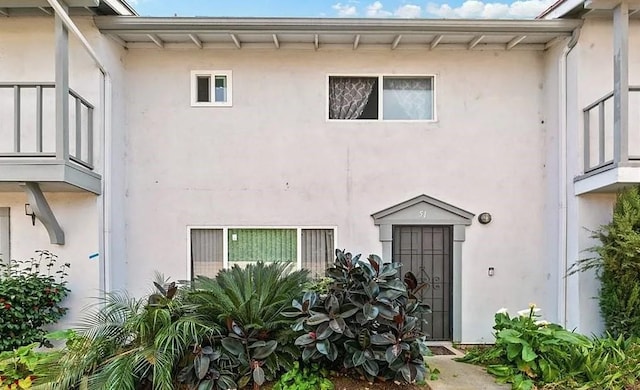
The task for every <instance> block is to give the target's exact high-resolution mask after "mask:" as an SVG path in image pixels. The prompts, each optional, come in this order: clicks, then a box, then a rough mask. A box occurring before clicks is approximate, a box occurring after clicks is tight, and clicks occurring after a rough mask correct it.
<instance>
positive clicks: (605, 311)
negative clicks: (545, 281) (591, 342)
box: [572, 186, 640, 337]
mask: <svg viewBox="0 0 640 390" xmlns="http://www.w3.org/2000/svg"><path fill="white" fill-rule="evenodd" d="M594 238H598V239H599V240H600V245H598V246H595V247H594V248H592V249H591V250H592V251H593V252H595V253H596V254H597V257H595V258H590V259H586V260H582V261H580V262H578V263H577V266H576V268H575V269H574V270H573V271H572V272H576V271H586V270H589V269H595V270H596V272H597V276H598V278H599V280H600V283H601V286H600V293H599V301H600V311H601V314H602V317H603V319H604V323H605V327H606V330H607V332H609V333H611V334H612V335H613V336H614V337H617V336H618V335H623V336H625V337H628V336H640V187H638V186H633V187H628V188H626V189H625V190H623V191H622V192H620V193H619V194H618V197H617V201H616V204H615V206H614V209H613V219H612V221H611V222H610V223H609V224H607V225H604V226H602V227H601V228H600V229H599V230H598V231H597V232H596V233H595V234H594Z"/></svg>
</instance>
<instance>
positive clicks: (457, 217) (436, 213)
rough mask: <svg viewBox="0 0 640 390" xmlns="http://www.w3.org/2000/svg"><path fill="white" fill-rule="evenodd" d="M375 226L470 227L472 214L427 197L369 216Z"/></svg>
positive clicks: (416, 198) (417, 198)
mask: <svg viewBox="0 0 640 390" xmlns="http://www.w3.org/2000/svg"><path fill="white" fill-rule="evenodd" d="M371 216H372V217H373V220H374V223H375V224H376V225H388V224H395V225H471V222H472V221H473V217H474V214H473V213H470V212H468V211H466V210H463V209H461V208H459V207H456V206H453V205H450V204H448V203H446V202H443V201H441V200H438V199H435V198H432V197H430V196H427V195H419V196H416V197H415V198H412V199H409V200H406V201H404V202H401V203H398V204H396V205H395V206H391V207H388V208H386V209H384V210H381V211H378V212H377V213H374V214H372V215H371Z"/></svg>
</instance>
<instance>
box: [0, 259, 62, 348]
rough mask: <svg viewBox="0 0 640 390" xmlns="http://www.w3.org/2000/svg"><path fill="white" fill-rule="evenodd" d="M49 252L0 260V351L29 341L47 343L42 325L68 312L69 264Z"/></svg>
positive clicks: (50, 322)
mask: <svg viewBox="0 0 640 390" xmlns="http://www.w3.org/2000/svg"><path fill="white" fill-rule="evenodd" d="M60 263H61V262H60V260H59V259H58V257H57V256H56V255H54V254H53V253H51V252H49V251H36V256H35V257H33V258H31V259H28V260H11V261H9V262H8V263H2V262H0V335H2V337H0V352H1V351H12V350H14V349H16V348H19V347H21V346H25V345H29V344H31V343H34V342H35V343H40V344H44V343H46V338H45V334H46V331H45V330H44V329H43V327H44V326H46V325H50V324H55V323H56V322H58V321H59V320H60V319H61V318H62V317H63V316H64V315H65V313H66V312H67V309H66V308H65V307H63V306H62V302H63V300H64V299H65V298H66V297H67V295H68V293H69V289H68V288H67V281H66V277H67V270H68V268H69V263H62V264H60Z"/></svg>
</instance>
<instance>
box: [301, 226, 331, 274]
mask: <svg viewBox="0 0 640 390" xmlns="http://www.w3.org/2000/svg"><path fill="white" fill-rule="evenodd" d="M333 237H334V234H333V229H302V231H301V234H300V241H301V243H300V244H301V245H300V247H301V252H302V253H301V259H302V268H303V269H306V270H309V273H310V276H311V277H312V278H314V279H317V278H322V277H324V276H325V275H326V271H327V268H329V267H330V266H331V264H333V260H334V252H335V247H334V240H333Z"/></svg>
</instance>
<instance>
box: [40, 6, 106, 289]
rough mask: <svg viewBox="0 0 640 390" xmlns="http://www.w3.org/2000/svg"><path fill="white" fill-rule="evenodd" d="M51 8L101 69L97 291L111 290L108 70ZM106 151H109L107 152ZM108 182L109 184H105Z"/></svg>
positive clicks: (58, 9) (68, 21) (57, 8)
mask: <svg viewBox="0 0 640 390" xmlns="http://www.w3.org/2000/svg"><path fill="white" fill-rule="evenodd" d="M47 2H48V3H49V5H50V6H51V8H53V9H54V10H55V12H56V14H57V15H58V17H60V19H61V20H62V23H64V25H65V26H66V27H67V29H68V30H69V31H71V32H72V33H73V35H75V36H76V38H78V40H79V41H80V43H81V44H82V46H83V47H84V48H85V50H86V51H87V53H88V54H89V56H90V57H91V58H92V59H93V61H94V62H95V64H96V65H97V66H98V69H99V70H100V73H101V74H102V86H101V89H102V91H101V92H102V93H101V95H102V96H101V99H102V104H103V110H102V156H103V157H102V158H103V164H104V166H103V170H104V172H103V181H102V195H101V199H102V201H101V202H100V204H99V205H100V213H99V214H100V217H99V220H100V221H99V225H100V232H101V234H100V239H99V254H100V256H99V261H100V273H101V277H100V291H101V294H102V293H104V292H105V291H109V290H110V285H111V281H110V278H109V274H110V273H109V272H108V271H109V269H108V262H107V258H108V257H109V255H110V253H106V251H107V249H108V248H110V245H111V221H110V217H109V213H107V208H108V207H109V205H110V199H111V185H110V182H111V168H110V167H111V155H110V149H109V148H110V146H108V145H110V144H108V143H107V141H109V142H110V141H111V139H110V137H111V77H110V76H109V72H107V70H106V68H105V67H104V65H103V64H102V61H101V60H100V57H98V54H97V53H96V52H95V50H93V47H92V46H91V44H90V43H89V41H88V40H87V39H86V38H85V36H84V35H83V34H82V32H81V31H80V29H79V28H78V27H77V26H76V25H75V23H74V22H73V20H71V18H70V17H69V14H67V12H66V10H65V9H64V7H63V6H62V5H61V4H60V3H59V2H58V0H47ZM108 152H109V153H108ZM108 183H109V185H107V184H108Z"/></svg>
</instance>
